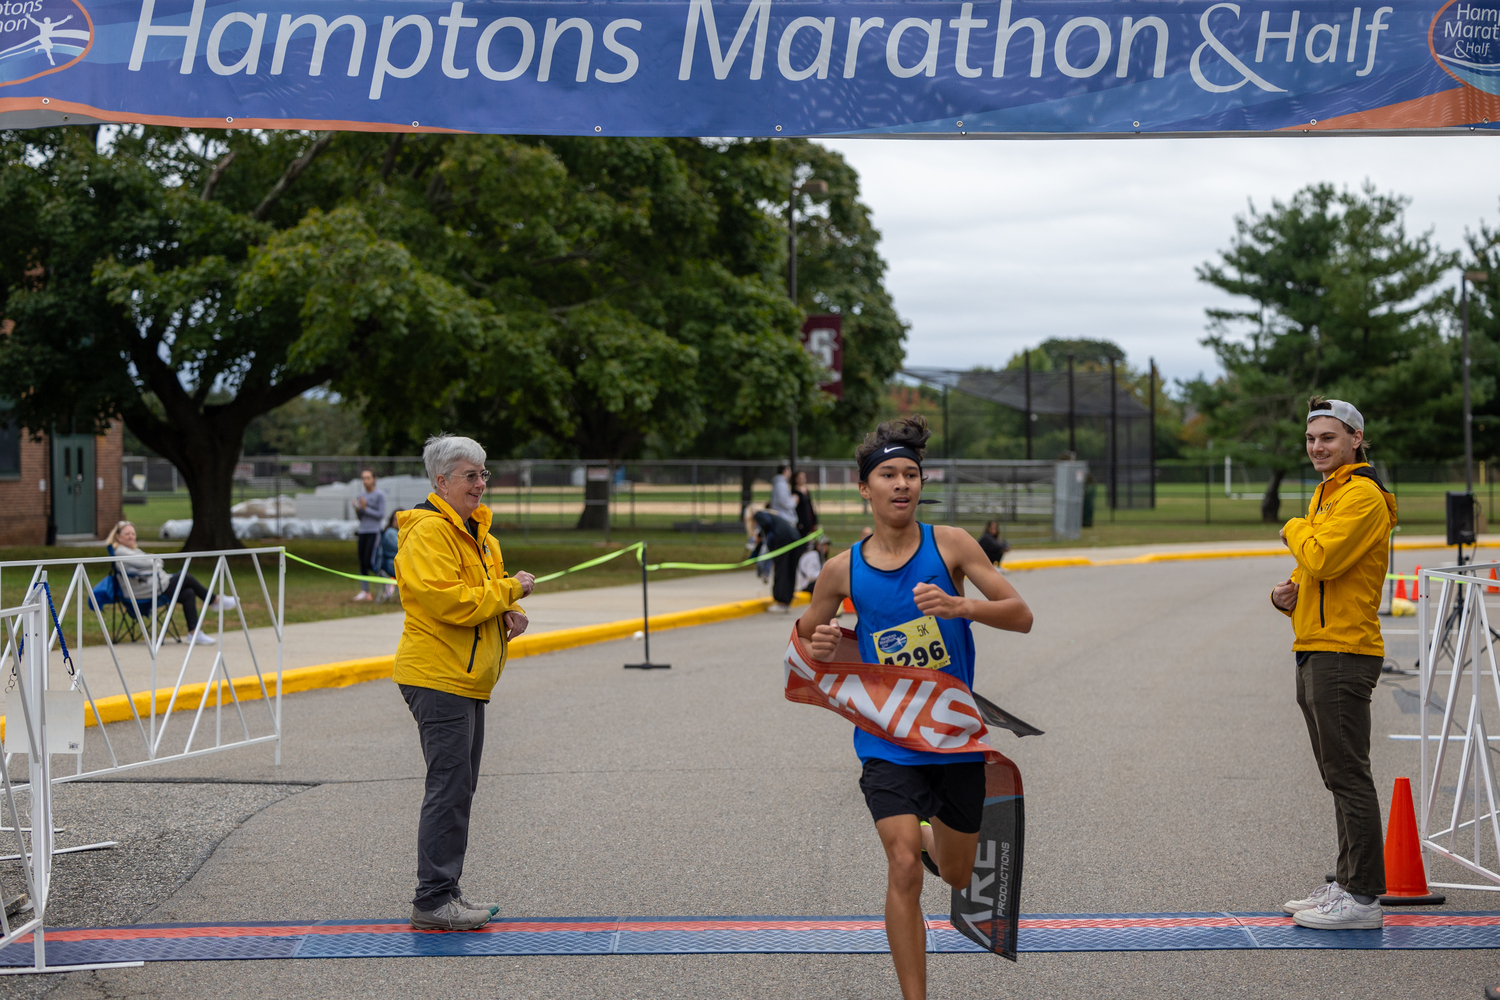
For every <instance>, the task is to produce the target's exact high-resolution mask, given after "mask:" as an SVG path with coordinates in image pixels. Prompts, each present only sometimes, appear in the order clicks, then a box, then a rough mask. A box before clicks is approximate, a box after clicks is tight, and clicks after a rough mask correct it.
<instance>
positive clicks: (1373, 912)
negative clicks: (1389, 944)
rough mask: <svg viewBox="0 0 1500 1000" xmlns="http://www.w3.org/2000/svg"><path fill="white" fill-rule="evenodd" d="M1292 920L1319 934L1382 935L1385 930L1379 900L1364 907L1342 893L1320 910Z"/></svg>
mask: <svg viewBox="0 0 1500 1000" xmlns="http://www.w3.org/2000/svg"><path fill="white" fill-rule="evenodd" d="M1292 919H1293V920H1295V921H1296V922H1297V923H1299V924H1301V925H1302V926H1303V927H1311V928H1312V929H1313V930H1319V931H1378V930H1380V929H1381V928H1382V927H1383V926H1385V914H1384V913H1382V912H1381V909H1380V900H1379V898H1377V899H1376V900H1375V902H1373V903H1361V902H1359V901H1358V900H1356V899H1355V898H1354V897H1353V896H1351V895H1349V893H1348V892H1345V891H1344V890H1342V889H1340V890H1339V891H1338V892H1337V893H1335V894H1333V895H1331V896H1330V897H1329V898H1328V899H1327V901H1325V902H1324V903H1322V904H1320V905H1319V906H1317V907H1314V908H1313V909H1311V910H1299V911H1298V912H1296V913H1294V914H1292Z"/></svg>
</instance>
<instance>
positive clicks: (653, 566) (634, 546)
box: [286, 528, 823, 583]
mask: <svg viewBox="0 0 1500 1000" xmlns="http://www.w3.org/2000/svg"><path fill="white" fill-rule="evenodd" d="M822 534H823V530H822V529H821V528H819V529H818V530H817V531H814V532H813V533H812V534H810V535H808V536H807V537H805V538H799V539H797V541H795V542H792V543H791V544H790V545H783V546H782V547H781V548H779V549H775V550H773V551H771V552H765V553H762V554H761V555H758V556H751V557H750V558H749V559H742V560H741V561H739V562H734V563H688V562H661V563H648V564H647V565H646V571H647V572H649V573H655V572H656V571H657V570H663V569H687V570H698V571H716V570H728V569H743V568H744V567H746V566H751V565H754V564H755V563H758V562H764V561H765V560H767V559H774V558H776V557H777V556H779V555H783V554H784V553H787V552H790V551H792V550H793V549H795V548H798V547H799V546H802V545H806V544H807V543H808V542H810V541H812V540H813V539H815V538H818V537H820V536H821V535H822ZM645 547H646V543H645V542H633V543H631V544H630V545H627V546H625V547H624V548H622V549H618V550H616V551H614V552H610V553H607V554H605V555H602V556H598V557H597V558H594V559H589V560H586V561H585V562H581V563H579V564H578V565H577V566H569V567H568V568H567V569H560V570H558V571H557V572H556V573H548V574H547V575H546V576H539V577H537V578H536V582H537V583H548V582H550V581H552V580H556V579H558V578H559V577H563V576H567V575H568V574H569V573H577V572H578V571H579V570H582V569H592V568H593V567H595V566H598V565H600V564H601V563H607V562H609V561H610V560H611V559H618V558H619V557H620V556H623V555H625V554H626V553H630V552H634V553H635V554H636V558H637V559H639V558H640V554H641V552H642V551H643V550H644V549H645ZM286 557H287V558H288V559H292V560H294V561H296V562H299V563H301V564H302V565H304V566H311V567H312V568H313V569H317V570H322V571H323V572H324V573H332V574H333V575H334V576H341V577H343V578H344V579H346V580H355V581H357V582H359V583H395V582H396V581H395V579H394V578H393V577H389V576H361V575H359V574H358V573H345V572H343V571H342V570H337V569H330V568H329V567H327V566H320V565H318V564H317V563H315V562H313V561H312V560H311V559H303V558H302V557H301V556H298V555H293V554H292V553H290V552H288V553H286Z"/></svg>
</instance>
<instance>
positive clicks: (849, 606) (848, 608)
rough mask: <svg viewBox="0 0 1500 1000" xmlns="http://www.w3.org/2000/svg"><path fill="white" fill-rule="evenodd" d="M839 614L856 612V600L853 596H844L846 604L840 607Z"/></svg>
mask: <svg viewBox="0 0 1500 1000" xmlns="http://www.w3.org/2000/svg"><path fill="white" fill-rule="evenodd" d="M839 614H841V615H852V614H854V600H853V598H849V597H846V598H844V605H843V607H841V608H839Z"/></svg>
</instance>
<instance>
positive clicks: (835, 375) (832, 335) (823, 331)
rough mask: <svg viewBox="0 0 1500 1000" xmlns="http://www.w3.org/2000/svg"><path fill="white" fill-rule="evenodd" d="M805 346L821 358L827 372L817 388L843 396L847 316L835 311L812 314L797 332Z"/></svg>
mask: <svg viewBox="0 0 1500 1000" xmlns="http://www.w3.org/2000/svg"><path fill="white" fill-rule="evenodd" d="M798 336H799V339H801V341H802V348H803V350H805V351H807V353H808V354H811V355H812V356H813V357H815V358H817V359H818V363H819V364H820V365H822V366H823V370H824V372H825V375H824V378H823V381H821V382H819V383H818V388H819V389H822V390H823V391H824V392H826V393H828V394H829V395H832V396H836V397H838V398H839V399H843V398H844V317H842V316H840V315H838V314H836V313H832V314H829V315H826V316H809V317H807V321H806V322H804V323H803V324H802V330H801V332H800V334H799V335H798Z"/></svg>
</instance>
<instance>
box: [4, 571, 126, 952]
mask: <svg viewBox="0 0 1500 1000" xmlns="http://www.w3.org/2000/svg"><path fill="white" fill-rule="evenodd" d="M43 582H45V574H43V578H42V580H41V581H39V582H38V583H36V584H33V585H32V586H31V587H30V588H29V589H28V591H27V593H26V597H25V598H24V599H23V601H22V603H21V605H20V606H19V607H15V608H10V609H6V610H0V629H3V630H4V633H5V636H6V639H7V641H8V642H9V643H10V645H11V647H13V649H14V656H15V660H16V661H17V667H18V669H17V670H16V671H15V673H14V674H13V675H12V677H13V679H14V681H15V685H14V687H13V688H12V689H11V691H12V692H13V693H12V696H11V697H10V698H8V699H7V705H8V706H9V714H8V715H7V718H6V730H7V732H6V741H7V742H8V743H12V742H13V743H16V744H19V745H20V746H21V747H22V748H24V750H23V752H24V753H25V754H26V756H27V761H28V778H29V780H28V782H27V784H25V785H21V786H17V785H14V784H12V782H11V780H10V768H9V766H8V765H7V766H5V767H0V792H3V794H4V800H3V802H0V810H3V813H4V819H5V820H6V821H7V822H8V823H9V824H10V825H9V827H8V831H9V832H13V833H14V834H15V843H16V848H17V850H16V860H18V861H19V862H20V864H21V871H22V882H23V883H24V885H23V888H24V889H25V892H26V894H27V896H28V897H29V899H30V904H31V916H30V918H29V919H22V918H21V917H20V916H19V914H18V916H17V919H16V921H15V922H12V921H11V919H10V917H9V916H8V915H6V912H5V910H6V908H5V907H3V906H0V948H3V947H5V946H6V945H9V944H12V943H14V942H16V941H18V940H19V939H21V938H23V937H24V936H25V935H27V934H30V935H31V938H32V964H31V965H30V966H24V967H14V966H12V967H8V968H0V975H14V974H17V973H33V972H81V971H84V970H87V969H119V968H127V967H130V966H137V965H142V964H144V963H141V962H102V963H96V964H91V965H61V966H59V965H48V964H47V938H46V933H45V931H44V927H45V921H46V919H47V902H48V900H49V899H50V897H51V890H52V855H53V843H52V833H53V830H52V753H51V751H52V750H53V749H54V747H53V744H52V739H51V737H52V735H53V734H52V731H51V729H50V728H49V719H48V709H49V708H50V707H52V706H51V704H50V703H49V699H48V697H47V695H48V687H47V667H48V660H49V656H48V654H49V652H50V650H49V648H48V643H47V642H46V636H47V635H48V633H49V632H52V631H53V630H52V622H51V621H50V618H51V612H50V611H49V610H48V607H47V595H46V591H45V590H44V589H43V587H42V583H43ZM18 792H24V793H29V794H28V795H27V798H28V799H29V801H28V802H27V806H28V808H27V809H26V818H27V820H28V821H29V823H30V826H29V827H28V826H25V825H23V822H22V811H21V809H20V808H19V806H18V804H17V802H16V796H17V793H18ZM28 834H29V835H30V836H29V838H28ZM28 839H29V840H30V843H29V844H28V843H27V840H28ZM9 896H10V890H9V887H8V886H4V885H0V898H8V897H9ZM22 912H24V911H22Z"/></svg>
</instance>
